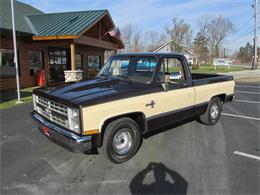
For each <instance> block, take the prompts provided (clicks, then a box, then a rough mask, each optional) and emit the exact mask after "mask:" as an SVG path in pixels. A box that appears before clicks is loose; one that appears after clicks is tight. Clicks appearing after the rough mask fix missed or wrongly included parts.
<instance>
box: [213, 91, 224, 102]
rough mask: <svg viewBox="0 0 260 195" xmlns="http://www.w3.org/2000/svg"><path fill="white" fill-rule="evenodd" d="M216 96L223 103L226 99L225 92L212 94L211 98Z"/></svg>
mask: <svg viewBox="0 0 260 195" xmlns="http://www.w3.org/2000/svg"><path fill="white" fill-rule="evenodd" d="M216 97H218V98H220V101H221V102H223V103H225V102H226V99H227V94H225V93H221V94H218V95H214V96H213V97H212V98H211V99H213V98H216Z"/></svg>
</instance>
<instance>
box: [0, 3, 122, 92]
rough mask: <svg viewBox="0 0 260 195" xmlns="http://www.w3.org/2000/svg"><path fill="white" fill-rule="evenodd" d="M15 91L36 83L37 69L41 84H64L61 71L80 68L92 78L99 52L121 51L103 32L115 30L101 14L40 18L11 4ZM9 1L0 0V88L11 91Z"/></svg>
mask: <svg viewBox="0 0 260 195" xmlns="http://www.w3.org/2000/svg"><path fill="white" fill-rule="evenodd" d="M14 13H15V23H16V31H17V32H16V34H17V46H18V66H19V75H20V83H21V87H29V86H35V85H37V82H36V75H37V71H38V70H39V69H41V70H44V71H45V75H46V80H47V83H57V82H63V81H64V71H65V70H77V69H80V70H83V77H88V78H89V77H93V76H95V75H96V74H97V72H98V71H99V69H100V68H101V66H102V65H103V64H104V53H105V52H106V51H115V50H117V49H122V48H124V44H123V42H122V41H121V40H120V39H118V38H116V37H112V36H111V35H110V33H107V32H109V31H110V30H112V29H114V28H115V25H114V22H113V20H112V18H111V16H110V14H109V12H108V11H107V10H94V11H77V12H63V13H49V14H45V13H43V12H42V11H40V10H38V9H36V8H34V7H32V6H30V5H27V4H25V3H21V2H19V1H14ZM15 86H16V80H15V66H14V50H13V40H12V20H11V3H10V0H0V89H9V88H15Z"/></svg>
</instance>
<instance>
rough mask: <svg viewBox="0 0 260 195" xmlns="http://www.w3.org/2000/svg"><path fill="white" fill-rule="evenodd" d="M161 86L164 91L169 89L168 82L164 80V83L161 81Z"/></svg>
mask: <svg viewBox="0 0 260 195" xmlns="http://www.w3.org/2000/svg"><path fill="white" fill-rule="evenodd" d="M162 88H163V90H164V91H165V92H167V91H168V90H169V83H168V82H166V83H162Z"/></svg>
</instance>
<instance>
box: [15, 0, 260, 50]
mask: <svg viewBox="0 0 260 195" xmlns="http://www.w3.org/2000/svg"><path fill="white" fill-rule="evenodd" d="M20 1H21V2H24V3H27V4H30V5H32V6H33V7H35V8H37V9H40V10H42V11H43V12H45V13H52V12H66V11H81V10H99V9H108V11H109V12H110V14H111V16H112V18H113V20H114V22H115V24H116V26H119V28H120V27H122V26H124V25H125V24H127V23H133V24H135V25H137V27H138V28H139V29H140V30H141V31H143V32H145V31H147V30H154V31H158V32H161V31H164V27H165V26H169V25H171V24H172V18H173V17H178V18H182V19H184V20H185V22H186V23H187V24H189V25H191V27H192V30H193V36H195V35H196V33H197V32H198V26H197V19H198V17H199V16H201V15H204V14H210V15H213V16H216V15H220V14H222V15H223V16H224V17H227V18H229V19H230V20H231V21H232V22H233V23H234V25H235V29H234V32H233V33H231V34H230V36H229V37H228V38H227V39H226V41H225V43H224V47H225V48H226V51H227V53H232V52H234V51H235V50H237V49H238V48H239V47H240V46H244V45H245V44H246V42H250V43H251V44H253V35H254V32H253V27H254V18H253V16H254V9H253V8H252V7H251V5H252V4H254V0H20ZM259 26H260V25H259ZM251 31H252V32H251ZM259 31H260V29H258V32H259ZM258 34H260V33H258ZM258 36H259V35H258ZM259 39H260V38H259ZM258 44H259V43H258Z"/></svg>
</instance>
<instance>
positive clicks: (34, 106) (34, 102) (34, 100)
mask: <svg viewBox="0 0 260 195" xmlns="http://www.w3.org/2000/svg"><path fill="white" fill-rule="evenodd" d="M32 97H33V109H34V110H35V111H37V106H36V99H37V98H38V96H36V95H34V94H33V95H32Z"/></svg>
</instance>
